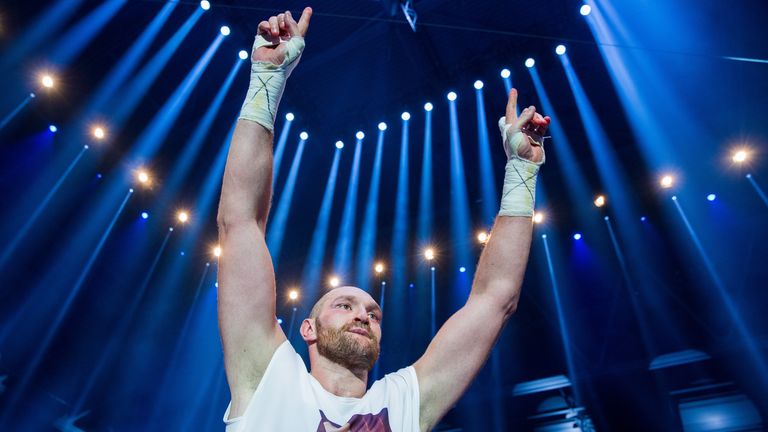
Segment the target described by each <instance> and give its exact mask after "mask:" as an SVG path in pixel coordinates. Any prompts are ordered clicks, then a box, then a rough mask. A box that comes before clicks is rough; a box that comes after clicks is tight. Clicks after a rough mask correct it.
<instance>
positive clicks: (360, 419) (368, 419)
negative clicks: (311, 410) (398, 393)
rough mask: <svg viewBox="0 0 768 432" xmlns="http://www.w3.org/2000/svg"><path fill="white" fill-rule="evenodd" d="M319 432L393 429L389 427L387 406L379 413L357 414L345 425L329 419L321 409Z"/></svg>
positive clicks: (362, 431) (388, 431) (359, 431)
mask: <svg viewBox="0 0 768 432" xmlns="http://www.w3.org/2000/svg"><path fill="white" fill-rule="evenodd" d="M317 432H392V429H391V428H390V427H389V415H388V414H387V409H386V408H384V409H382V410H381V411H380V412H379V413H378V414H355V415H353V416H352V418H351V419H349V420H348V421H347V422H346V423H344V425H338V424H336V423H334V422H332V421H330V420H328V418H327V417H326V416H325V413H324V412H323V410H320V424H319V425H317Z"/></svg>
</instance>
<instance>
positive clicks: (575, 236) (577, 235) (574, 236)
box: [573, 233, 581, 240]
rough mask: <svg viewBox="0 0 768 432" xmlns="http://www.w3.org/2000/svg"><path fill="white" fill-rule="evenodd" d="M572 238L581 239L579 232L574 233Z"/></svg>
mask: <svg viewBox="0 0 768 432" xmlns="http://www.w3.org/2000/svg"><path fill="white" fill-rule="evenodd" d="M573 239H574V240H581V234H580V233H576V234H574V235H573Z"/></svg>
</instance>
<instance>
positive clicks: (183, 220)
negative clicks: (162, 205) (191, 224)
mask: <svg viewBox="0 0 768 432" xmlns="http://www.w3.org/2000/svg"><path fill="white" fill-rule="evenodd" d="M176 218H177V219H178V220H179V222H181V223H187V221H189V213H187V212H185V211H183V210H182V211H180V212H179V213H178V214H177V215H176Z"/></svg>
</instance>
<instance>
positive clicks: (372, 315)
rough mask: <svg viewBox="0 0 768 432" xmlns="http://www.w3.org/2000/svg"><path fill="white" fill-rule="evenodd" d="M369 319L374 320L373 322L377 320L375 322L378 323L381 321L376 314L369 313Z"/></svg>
mask: <svg viewBox="0 0 768 432" xmlns="http://www.w3.org/2000/svg"><path fill="white" fill-rule="evenodd" d="M368 318H370V319H372V320H375V321H378V320H379V317H378V316H376V314H375V313H373V312H368Z"/></svg>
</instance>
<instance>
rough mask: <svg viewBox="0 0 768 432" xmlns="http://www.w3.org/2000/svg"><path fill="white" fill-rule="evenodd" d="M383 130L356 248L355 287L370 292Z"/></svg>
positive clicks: (374, 161) (377, 148) (379, 137)
mask: <svg viewBox="0 0 768 432" xmlns="http://www.w3.org/2000/svg"><path fill="white" fill-rule="evenodd" d="M384 134H385V130H381V128H379V135H378V138H377V140H376V154H375V156H374V159H373V173H372V174H371V183H370V185H369V186H368V200H367V202H366V205H365V215H364V217H363V227H362V229H361V231H360V243H359V244H358V246H357V272H356V273H357V274H356V277H357V286H358V287H360V288H361V289H363V290H365V291H367V292H371V268H372V267H373V258H374V256H373V255H374V253H375V249H376V227H377V223H376V220H377V216H378V212H379V190H380V186H381V159H382V153H383V149H384Z"/></svg>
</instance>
